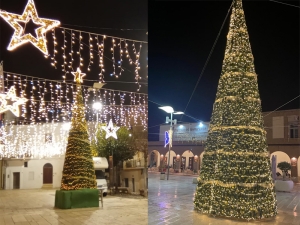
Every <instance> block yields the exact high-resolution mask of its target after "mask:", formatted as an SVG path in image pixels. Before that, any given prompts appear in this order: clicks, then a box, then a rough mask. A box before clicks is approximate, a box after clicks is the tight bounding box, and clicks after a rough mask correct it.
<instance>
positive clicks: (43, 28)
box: [0, 0, 60, 55]
mask: <svg viewBox="0 0 300 225" xmlns="http://www.w3.org/2000/svg"><path fill="white" fill-rule="evenodd" d="M0 16H1V17H2V18H3V19H5V21H6V22H7V23H8V24H9V25H10V26H11V27H12V28H13V29H14V30H15V32H14V34H13V36H12V38H11V41H10V43H9V46H8V48H7V49H8V50H14V49H15V48H17V47H19V46H20V45H23V44H25V43H27V42H31V43H32V44H33V45H34V46H35V47H36V48H38V49H39V50H40V51H41V52H43V53H44V54H45V55H48V49H47V45H46V38H45V34H46V32H47V31H49V30H51V29H53V28H54V27H57V26H59V25H60V22H59V21H57V20H50V19H43V18H39V17H38V14H37V11H36V8H35V5H34V2H33V0H28V2H27V5H26V7H25V9H24V12H23V14H22V15H18V14H14V13H8V12H5V11H0ZM30 20H32V21H33V23H35V24H36V25H40V27H38V28H37V29H36V30H35V33H36V36H37V37H36V38H35V37H33V36H32V35H31V34H30V33H28V34H24V29H23V27H22V26H21V25H20V22H21V23H25V24H27V23H28V22H29V21H30Z"/></svg>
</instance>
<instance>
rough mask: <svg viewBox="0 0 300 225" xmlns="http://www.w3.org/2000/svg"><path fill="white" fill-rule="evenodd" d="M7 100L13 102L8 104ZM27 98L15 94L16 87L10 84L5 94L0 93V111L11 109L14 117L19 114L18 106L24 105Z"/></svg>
mask: <svg viewBox="0 0 300 225" xmlns="http://www.w3.org/2000/svg"><path fill="white" fill-rule="evenodd" d="M7 100H10V101H12V102H14V103H12V105H9V104H8V103H7ZM27 101H28V99H26V98H19V97H17V96H16V89H15V87H14V86H11V87H10V88H9V90H8V92H7V93H6V94H0V102H1V104H0V113H3V112H6V111H8V110H9V111H11V112H12V113H13V114H14V115H15V116H16V117H19V116H20V110H19V106H20V105H24V104H25V103H26V102H27Z"/></svg>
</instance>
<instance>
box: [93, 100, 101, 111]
mask: <svg viewBox="0 0 300 225" xmlns="http://www.w3.org/2000/svg"><path fill="white" fill-rule="evenodd" d="M93 108H94V109H96V110H101V109H102V104H101V103H100V102H95V103H94V104H93Z"/></svg>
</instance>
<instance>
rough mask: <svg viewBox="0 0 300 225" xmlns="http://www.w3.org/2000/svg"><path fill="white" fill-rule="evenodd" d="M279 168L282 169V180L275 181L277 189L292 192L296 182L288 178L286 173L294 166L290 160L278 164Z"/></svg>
mask: <svg viewBox="0 0 300 225" xmlns="http://www.w3.org/2000/svg"><path fill="white" fill-rule="evenodd" d="M277 168H279V169H280V170H281V171H282V177H283V178H282V180H276V181H275V189H276V191H287V192H290V191H291V190H292V189H293V187H294V182H293V181H292V180H288V179H286V174H287V173H288V171H289V170H291V168H292V166H291V164H290V163H288V162H280V163H278V165H277Z"/></svg>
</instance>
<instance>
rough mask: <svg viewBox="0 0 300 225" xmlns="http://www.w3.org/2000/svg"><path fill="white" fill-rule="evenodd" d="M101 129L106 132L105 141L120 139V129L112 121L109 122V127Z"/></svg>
mask: <svg viewBox="0 0 300 225" xmlns="http://www.w3.org/2000/svg"><path fill="white" fill-rule="evenodd" d="M101 128H102V129H103V130H105V132H106V135H105V139H107V138H109V137H113V138H115V139H118V137H117V133H116V132H117V130H119V128H120V127H114V125H113V122H112V120H109V123H108V126H102V127H101Z"/></svg>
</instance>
